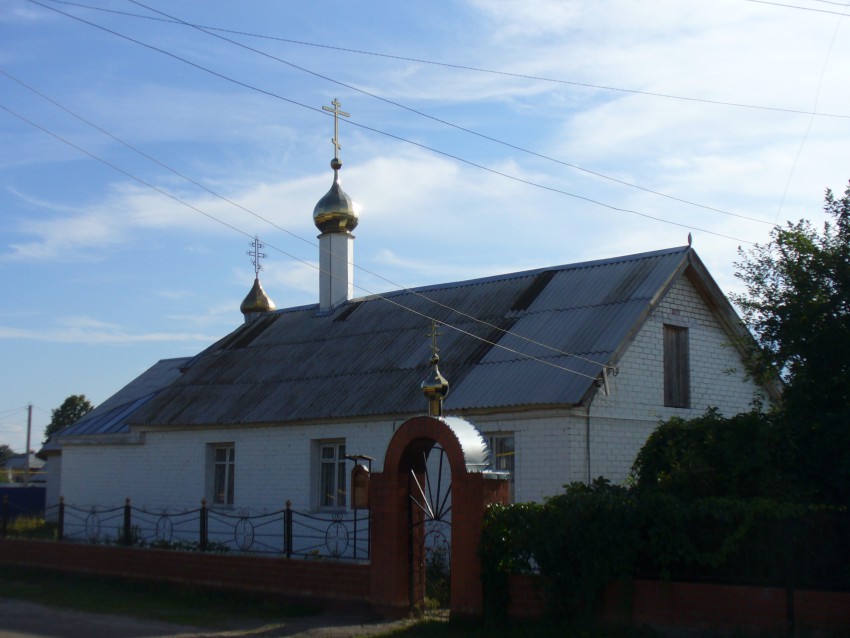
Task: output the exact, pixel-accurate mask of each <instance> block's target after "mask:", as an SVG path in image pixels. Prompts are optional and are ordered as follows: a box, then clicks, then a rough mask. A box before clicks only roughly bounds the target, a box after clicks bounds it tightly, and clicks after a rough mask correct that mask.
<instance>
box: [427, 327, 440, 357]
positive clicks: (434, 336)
mask: <svg viewBox="0 0 850 638" xmlns="http://www.w3.org/2000/svg"><path fill="white" fill-rule="evenodd" d="M439 325H440V324H439V323H438V322H437V320H436V319H431V330H430V331H429V333H428V334H429V336H430V337H431V358H432V359H439V358H440V356H439V354H438V353H439V352H440V349H439V348H438V347H437V337H439V336H440V335H442V334H443V333H442V332H439V331H438V330H437V326H439Z"/></svg>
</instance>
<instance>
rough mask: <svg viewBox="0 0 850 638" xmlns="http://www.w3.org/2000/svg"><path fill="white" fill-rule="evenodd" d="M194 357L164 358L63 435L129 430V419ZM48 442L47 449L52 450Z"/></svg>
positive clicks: (172, 379)
mask: <svg viewBox="0 0 850 638" xmlns="http://www.w3.org/2000/svg"><path fill="white" fill-rule="evenodd" d="M189 361H191V358H190V357H182V358H179V359H163V360H162V361H159V362H157V363H155V364H154V365H153V366H151V367H150V368H149V369H148V370H146V371H145V372H143V373H142V374H141V375H139V376H138V377H136V378H135V379H134V380H133V381H131V382H130V383H128V384H127V385H125V386H124V387H123V388H122V389H121V390H119V391H118V392H116V393H115V394H113V395H112V396H111V397H109V398H108V399H107V400H106V401H104V402H103V403H101V404H100V405H99V406H97V407H96V408H95V409H94V410H92V411H91V412H89V413H88V414H86V415H85V416H84V417H83V418H81V419H80V420H79V421H77V422H76V423H73V424H71V425H69V426H68V427H67V428H65V429H64V430H62V432H61V434H60V436H59V438H61V437H64V436H78V435H84V434H120V433H122V432H129V426H128V419H129V418H130V417H131V416H132V415H133V413H134V412H136V410H138V409H139V408H140V407H142V406H143V405H144V404H145V403H147V402H148V401H150V400H151V399H152V398H153V397H155V396H156V394H157V392H159V391H160V390H162V389H163V388H164V387H166V386H167V385H169V384H171V383H173V382H174V381H176V380H177V379H178V378H179V377H180V374H181V373H180V370H181V369H182V368H183V366H185V365H186V364H188V363H189ZM48 446H50V443H48V444H47V445H45V448H46V450H47V451H50V449H52V448H49V447H48Z"/></svg>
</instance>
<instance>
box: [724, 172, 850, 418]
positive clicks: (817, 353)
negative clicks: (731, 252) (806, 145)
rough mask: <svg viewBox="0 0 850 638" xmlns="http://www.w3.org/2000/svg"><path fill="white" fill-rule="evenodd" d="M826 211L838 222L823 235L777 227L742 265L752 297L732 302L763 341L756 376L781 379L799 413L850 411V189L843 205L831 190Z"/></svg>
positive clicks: (807, 228)
mask: <svg viewBox="0 0 850 638" xmlns="http://www.w3.org/2000/svg"><path fill="white" fill-rule="evenodd" d="M824 210H825V211H826V213H827V214H828V215H830V217H831V218H832V220H833V221H832V222H831V223H830V222H827V223H826V224H824V227H823V231H822V232H819V231H817V230H816V229H815V228H814V227H813V226H812V225H811V223H809V222H808V221H806V220H801V221H799V222H798V223H796V224H791V223H789V224H788V226H787V227H784V228H781V227H778V226H777V227H776V228H774V229H773V231H771V236H770V241H769V242H768V243H767V244H764V245H757V246H756V247H755V248H753V249H752V250H750V251H749V252H745V251H743V250H742V251H741V252H740V256H741V258H742V260H741V261H740V262H738V263H736V264H735V265H736V267H737V268H738V272H736V277H738V278H739V279H740V280H741V281H743V282H744V284H745V285H746V292H745V293H742V294H738V295H733V296H732V299H733V300H734V301H735V302H736V303H737V304H738V306H740V308H741V309H742V310H743V314H744V322H745V323H746V324H747V326H749V328H750V329H751V330H752V331H753V332H754V333H755V336H756V338H757V340H758V344H757V346H756V347H755V348H754V349H753V350H752V353H751V355H752V356H751V357H750V362H749V363H750V371H751V372H752V373H753V374H754V375H755V376H756V377H757V378H759V379H764V378H765V377H766V375H770V374H775V371H776V370H779V371H781V372H782V374H783V376H784V377H785V379H786V381H787V383H788V385H787V391H786V404H787V406H788V409H789V410H792V411H796V412H804V411H808V410H810V409H812V408H814V409H816V410H817V411H825V412H834V411H840V410H844V409H846V406H847V405H848V404H850V186H848V188H847V190H845V192H844V196H843V197H842V198H840V199H836V198H835V196H834V195H833V194H832V192H831V191H829V190H827V192H826V198H825V202H824Z"/></svg>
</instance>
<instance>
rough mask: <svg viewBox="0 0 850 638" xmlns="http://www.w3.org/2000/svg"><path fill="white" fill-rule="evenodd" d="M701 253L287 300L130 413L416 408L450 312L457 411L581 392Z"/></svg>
mask: <svg viewBox="0 0 850 638" xmlns="http://www.w3.org/2000/svg"><path fill="white" fill-rule="evenodd" d="M691 254H692V251H691V250H690V249H689V248H687V247H684V248H674V249H669V250H663V251H656V252H651V253H642V254H639V255H630V256H626V257H618V258H615V259H608V260H599V261H593V262H585V263H580V264H572V265H565V266H557V267H552V268H543V269H538V270H533V271H527V272H521V273H512V274H507V275H501V276H494V277H487V278H483V279H476V280H470V281H462V282H455V283H448V284H440V285H434V286H427V287H423V288H418V289H415V290H401V291H394V292H391V293H388V294H386V295H376V296H371V297H367V298H363V299H355V300H352V301H350V302H347V303H345V304H342V305H341V306H340V307H338V308H336V309H335V310H334V311H333V312H330V313H320V312H319V311H318V306H317V305H314V306H303V307H299V308H293V309H284V310H279V311H276V312H274V313H270V314H269V315H267V316H265V317H262V318H260V319H257V320H255V321H252V322H249V323H246V324H243V325H242V326H240V327H239V328H237V329H236V330H235V331H233V332H232V333H231V334H230V335H227V336H226V337H224V338H222V339H221V340H219V341H218V342H216V343H215V344H213V345H212V346H210V347H209V348H207V349H206V350H205V351H203V352H202V353H200V354H199V355H197V356H196V357H194V358H193V359H192V360H191V361H190V362H188V363H187V369H186V371H185V373H184V374H183V375H182V376H180V378H178V379H176V380H174V381H173V382H172V383H170V385H168V386H167V387H165V388H164V389H162V390H161V391H160V392H159V393H158V394H157V395H156V396H154V397H151V399H150V400H148V401H146V402H145V404H144V405H142V406H140V407H139V409H138V410H136V411H134V413H133V414H132V415H131V416H130V417H129V421H130V422H131V423H143V424H154V425H170V424H175V425H176V424H181V425H206V424H229V423H269V422H275V423H277V422H295V421H302V420H313V419H342V418H355V417H358V416H360V417H364V416H370V415H383V414H416V413H420V412H422V411H424V409H425V406H426V402H425V400H424V399H423V398H422V396H421V393H420V392H419V384H420V382H421V380H422V379H424V378H425V376H426V374H427V367H428V359H429V339H428V329H429V326H430V319H431V318H433V319H436V320H438V321H440V322H441V323H443V324H445V325H443V326H441V328H440V330H441V332H442V335H441V336H440V339H439V346H440V352H441V357H442V360H441V362H440V369H441V371H442V372H443V374H444V376H445V377H446V378H447V379H448V380H449V382H450V384H451V390H450V392H449V395H448V397H447V399H446V409H447V410H458V411H461V410H475V409H489V408H493V409H499V408H511V407H520V406H534V405H565V406H566V405H577V404H579V403H580V402H581V400H582V399H583V397H585V396H586V394H587V393H588V390H589V389H590V388H591V385H592V384H594V383H595V380H596V378H597V377H598V376H599V374H600V372H601V370H602V366H603V365H609V364H611V363H612V362H613V358H614V357H615V356H616V354H617V353H618V352H619V351H620V350H621V348H622V347H623V344H624V342H625V341H626V340H628V339H629V338H630V336H631V335H632V334H633V333H634V331H635V330H636V326H638V325H639V324H640V322H642V321H643V320H644V319H645V317H646V316H647V314H648V312H649V310H650V307H651V305H652V303H654V302H655V301H657V299H658V298H659V296H660V292H661V291H663V290H664V289H665V287H666V286H668V285H669V284H670V282H671V281H672V280H673V278H674V277H675V276H676V275H678V274H679V273H681V272H682V271H683V269H684V265H686V264H687V263H688V259H689V257H690V256H691ZM473 318H474V319H473ZM543 344H545V345H543ZM546 346H548V347H546ZM576 355H578V356H576ZM535 359H540V360H542V361H537V360H535Z"/></svg>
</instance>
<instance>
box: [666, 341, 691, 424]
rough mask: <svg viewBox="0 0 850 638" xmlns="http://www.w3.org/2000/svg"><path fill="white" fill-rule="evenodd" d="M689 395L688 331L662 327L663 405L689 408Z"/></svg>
mask: <svg viewBox="0 0 850 638" xmlns="http://www.w3.org/2000/svg"><path fill="white" fill-rule="evenodd" d="M690 394H691V381H690V357H689V353H688V329H687V328H683V327H681V326H669V325H666V324H665V325H664V405H665V406H667V407H668V408H689V407H691V405H690V401H691V398H690Z"/></svg>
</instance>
